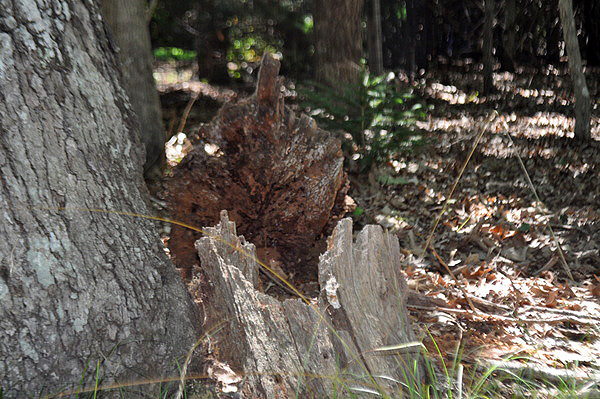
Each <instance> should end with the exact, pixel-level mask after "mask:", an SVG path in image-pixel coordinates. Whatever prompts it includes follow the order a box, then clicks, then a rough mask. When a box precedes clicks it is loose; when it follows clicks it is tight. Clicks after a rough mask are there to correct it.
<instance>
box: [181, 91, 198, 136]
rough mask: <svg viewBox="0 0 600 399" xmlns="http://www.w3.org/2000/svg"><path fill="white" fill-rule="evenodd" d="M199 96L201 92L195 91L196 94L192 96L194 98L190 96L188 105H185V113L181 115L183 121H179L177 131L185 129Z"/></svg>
mask: <svg viewBox="0 0 600 399" xmlns="http://www.w3.org/2000/svg"><path fill="white" fill-rule="evenodd" d="M198 97H200V92H197V91H196V92H194V95H193V96H192V98H190V101H188V103H187V105H186V106H185V109H184V110H183V115H182V116H181V122H179V127H178V128H177V133H180V132H183V129H185V124H186V123H187V119H188V116H189V115H190V111H191V110H192V107H193V106H194V103H195V102H196V100H197V99H198Z"/></svg>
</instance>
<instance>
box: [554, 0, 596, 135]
mask: <svg viewBox="0 0 600 399" xmlns="http://www.w3.org/2000/svg"><path fill="white" fill-rule="evenodd" d="M558 9H559V13H560V20H561V23H562V27H563V35H564V37H565V45H566V48H567V56H568V59H569V73H570V75H571V79H573V85H574V86H575V87H574V88H575V138H576V139H577V140H581V141H589V140H591V133H590V113H591V102H590V92H589V90H588V88H587V84H586V82H585V75H584V74H583V67H582V65H581V53H580V52H579V42H578V41H577V30H576V29H575V17H574V16H573V4H572V2H571V0H559V1H558Z"/></svg>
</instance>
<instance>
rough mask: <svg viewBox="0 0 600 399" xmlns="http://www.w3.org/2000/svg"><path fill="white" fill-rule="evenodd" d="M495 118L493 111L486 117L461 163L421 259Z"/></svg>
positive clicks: (495, 112) (496, 112) (495, 114)
mask: <svg viewBox="0 0 600 399" xmlns="http://www.w3.org/2000/svg"><path fill="white" fill-rule="evenodd" d="M497 116H498V111H496V110H494V111H493V112H492V113H491V114H490V115H489V116H488V117H487V119H486V121H485V124H484V125H483V127H482V128H481V130H480V132H479V134H478V135H477V138H476V139H475V143H473V147H472V148H471V151H470V152H469V155H467V159H465V162H464V163H463V165H462V168H461V169H460V172H459V173H458V176H456V180H455V181H454V184H453V185H452V188H451V189H450V193H449V194H448V197H447V198H446V201H445V202H444V205H443V206H442V210H441V211H440V213H439V214H438V217H437V218H436V220H435V223H434V224H433V228H432V229H431V233H429V237H427V241H426V242H425V246H424V247H423V252H422V253H421V258H423V257H425V253H426V252H427V248H429V244H431V240H432V239H433V234H434V233H435V229H436V228H437V226H438V224H439V223H440V220H441V219H442V215H443V214H444V212H446V207H447V206H448V203H449V202H450V200H451V199H452V195H453V194H454V190H456V186H458V182H459V181H460V178H461V177H462V175H463V173H464V172H465V169H466V168H467V165H468V164H469V161H470V160H471V157H472V156H473V153H474V152H475V149H476V148H477V145H479V142H480V141H481V137H483V134H484V133H485V131H486V130H487V128H488V127H489V126H490V124H491V123H492V122H493V121H494V119H496V117H497Z"/></svg>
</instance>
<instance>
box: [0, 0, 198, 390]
mask: <svg viewBox="0 0 600 399" xmlns="http://www.w3.org/2000/svg"><path fill="white" fill-rule="evenodd" d="M0 8H1V9H2V14H1V15H0V212H1V219H2V222H1V223H0V237H2V240H0V386H1V387H2V389H3V394H4V397H5V398H17V397H21V398H22V397H30V396H32V397H39V396H42V395H46V394H55V393H57V392H61V391H66V390H69V389H73V388H75V387H78V386H80V382H81V380H82V378H83V381H84V382H85V383H87V384H89V383H90V382H92V381H93V375H94V374H95V372H96V365H97V364H99V372H100V375H101V376H102V384H110V383H111V382H115V381H125V380H139V379H146V378H152V377H160V376H164V375H166V374H169V375H177V374H176V373H177V368H176V363H175V360H177V359H178V358H179V357H181V356H185V354H186V351H187V350H188V349H189V348H190V347H191V346H192V345H193V343H194V341H195V339H196V338H197V330H196V327H195V326H196V324H195V323H196V315H195V311H194V308H193V304H192V301H191V300H190V298H189V295H188V293H187V292H186V290H185V288H184V286H183V284H182V282H181V280H180V278H179V276H178V275H177V274H176V271H175V269H174V268H173V265H172V264H171V263H170V262H169V261H168V259H167V258H166V257H165V255H164V253H163V250H162V248H161V244H160V241H159V238H158V236H157V234H156V232H155V229H154V227H153V224H152V223H151V222H150V221H148V220H145V219H141V218H133V217H130V216H125V215H119V214H114V213H101V212H89V211H87V210H86V209H94V208H105V209H106V208H108V209H114V210H118V211H126V212H138V213H142V214H144V213H147V212H148V210H147V208H146V206H145V205H144V196H145V195H146V194H145V192H144V191H143V190H144V189H143V180H142V173H141V172H142V170H141V166H142V162H143V154H142V151H141V149H140V148H141V145H140V143H139V139H138V138H137V134H136V132H135V130H134V129H136V128H137V123H136V122H135V118H134V117H133V114H132V112H131V109H130V107H129V105H128V102H127V97H126V95H125V92H124V91H123V89H122V88H121V86H120V84H119V82H118V80H117V77H118V73H117V63H116V59H115V57H114V56H113V55H112V54H113V53H112V49H111V48H110V47H109V44H108V41H107V39H106V35H105V31H104V25H103V23H102V21H101V18H100V14H99V10H98V8H97V6H96V5H95V3H94V2H91V1H84V2H81V1H76V0H66V1H61V2H52V3H49V2H35V1H32V0H30V1H25V0H19V1H17V0H2V1H0ZM61 208H66V209H67V210H64V211H62V210H60V209H61ZM98 362H99V363H98ZM86 369H87V372H88V373H87V374H86ZM134 389H135V390H140V391H144V390H151V388H150V387H149V386H139V387H135V388H134ZM155 397H156V396H155Z"/></svg>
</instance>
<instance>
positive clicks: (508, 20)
mask: <svg viewBox="0 0 600 399" xmlns="http://www.w3.org/2000/svg"><path fill="white" fill-rule="evenodd" d="M516 3H517V0H506V8H505V10H504V30H503V32H502V41H503V43H502V44H503V51H502V54H503V55H504V57H503V60H502V61H503V62H502V67H503V68H504V69H505V70H507V71H509V72H514V71H515V55H516V35H517V30H516V28H517V26H516V23H515V22H516V20H517V4H516Z"/></svg>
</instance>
